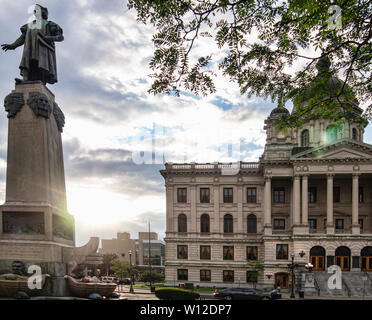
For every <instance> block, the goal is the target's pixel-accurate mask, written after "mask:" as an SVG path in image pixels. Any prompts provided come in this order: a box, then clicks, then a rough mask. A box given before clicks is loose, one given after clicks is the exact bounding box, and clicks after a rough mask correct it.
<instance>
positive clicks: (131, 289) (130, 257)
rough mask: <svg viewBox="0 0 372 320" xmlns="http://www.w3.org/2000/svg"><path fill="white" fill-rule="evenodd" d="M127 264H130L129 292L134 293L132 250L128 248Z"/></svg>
mask: <svg viewBox="0 0 372 320" xmlns="http://www.w3.org/2000/svg"><path fill="white" fill-rule="evenodd" d="M129 264H130V289H129V292H130V293H134V290H133V271H132V250H129Z"/></svg>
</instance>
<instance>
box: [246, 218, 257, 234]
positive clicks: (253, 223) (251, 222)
mask: <svg viewBox="0 0 372 320" xmlns="http://www.w3.org/2000/svg"><path fill="white" fill-rule="evenodd" d="M247 233H257V218H256V216H255V215H254V214H250V215H249V216H248V217H247Z"/></svg>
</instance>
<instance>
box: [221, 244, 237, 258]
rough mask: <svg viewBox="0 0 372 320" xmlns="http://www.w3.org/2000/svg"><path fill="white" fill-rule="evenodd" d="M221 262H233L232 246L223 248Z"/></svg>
mask: <svg viewBox="0 0 372 320" xmlns="http://www.w3.org/2000/svg"><path fill="white" fill-rule="evenodd" d="M223 260H234V247H233V246H223Z"/></svg>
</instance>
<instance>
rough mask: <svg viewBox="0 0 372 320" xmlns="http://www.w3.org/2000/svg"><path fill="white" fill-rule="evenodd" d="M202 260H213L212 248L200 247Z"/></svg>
mask: <svg viewBox="0 0 372 320" xmlns="http://www.w3.org/2000/svg"><path fill="white" fill-rule="evenodd" d="M200 259H201V260H211V246H200Z"/></svg>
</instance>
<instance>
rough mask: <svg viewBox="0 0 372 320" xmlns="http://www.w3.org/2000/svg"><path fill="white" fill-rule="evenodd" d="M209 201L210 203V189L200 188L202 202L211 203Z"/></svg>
mask: <svg viewBox="0 0 372 320" xmlns="http://www.w3.org/2000/svg"><path fill="white" fill-rule="evenodd" d="M209 201H210V193H209V188H200V202H201V203H209Z"/></svg>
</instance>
